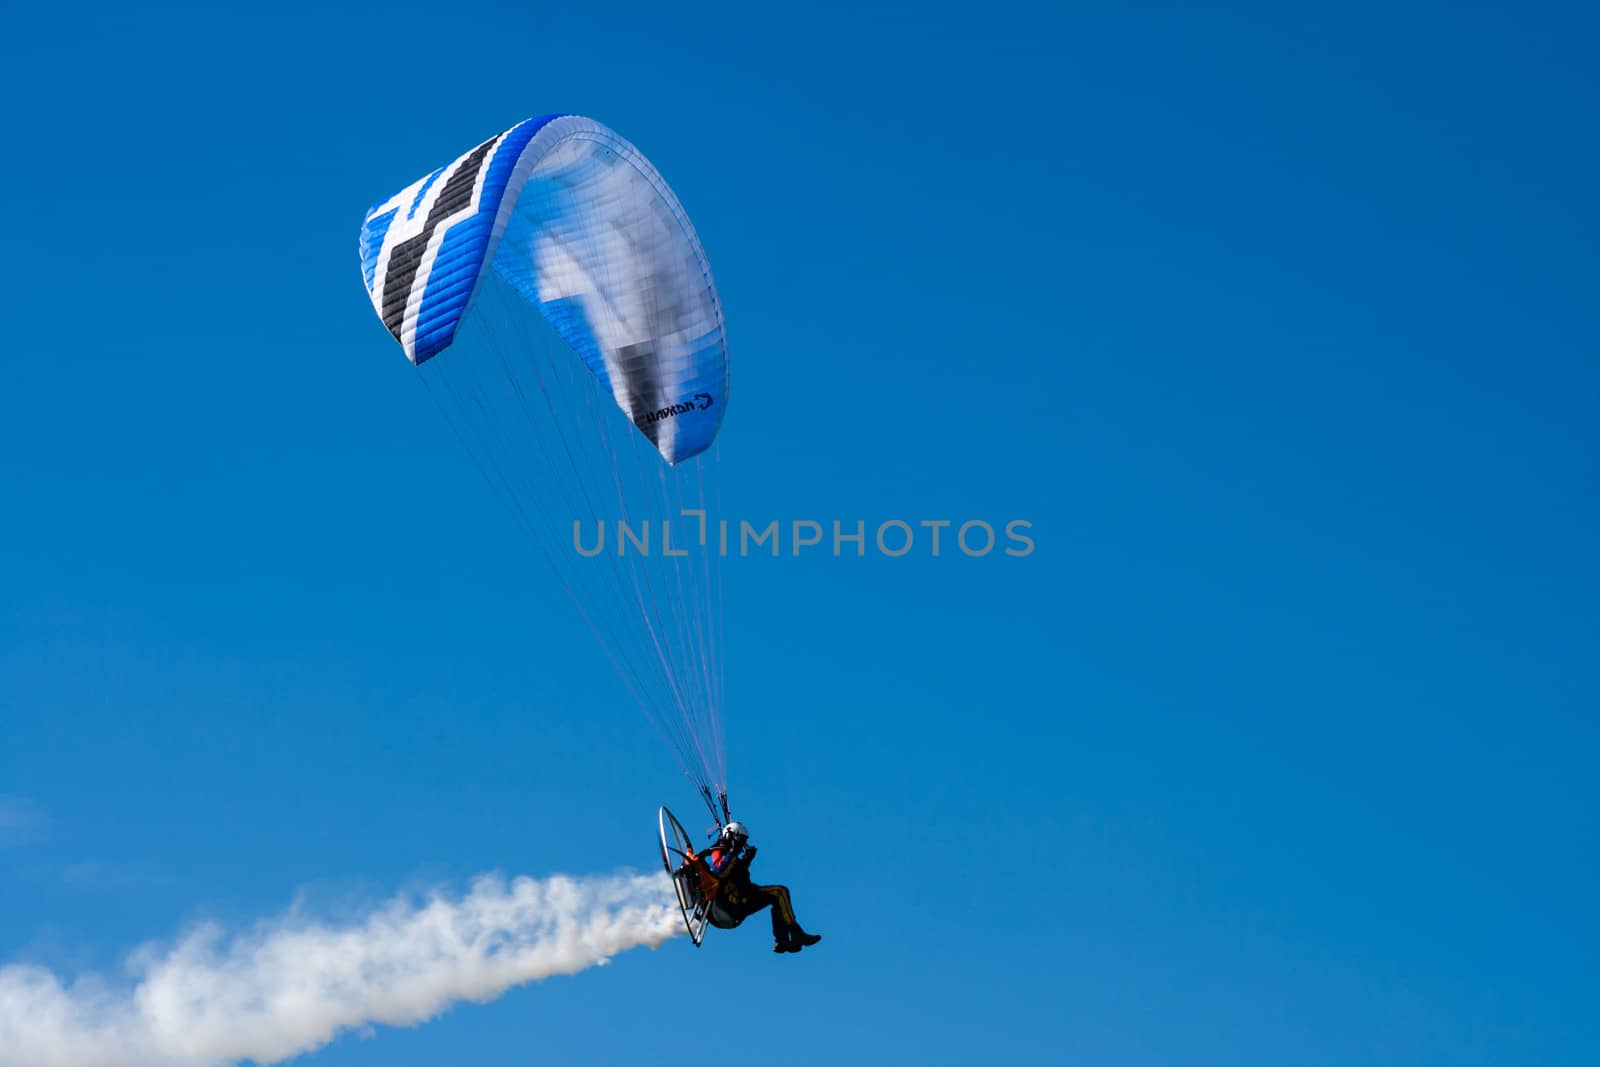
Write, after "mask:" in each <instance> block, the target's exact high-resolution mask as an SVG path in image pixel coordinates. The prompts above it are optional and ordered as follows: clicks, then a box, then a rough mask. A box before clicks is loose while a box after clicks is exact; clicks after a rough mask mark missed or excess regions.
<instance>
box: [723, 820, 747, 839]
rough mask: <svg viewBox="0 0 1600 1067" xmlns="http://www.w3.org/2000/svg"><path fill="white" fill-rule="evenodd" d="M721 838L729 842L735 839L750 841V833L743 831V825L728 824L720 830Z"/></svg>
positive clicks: (738, 823) (737, 823)
mask: <svg viewBox="0 0 1600 1067" xmlns="http://www.w3.org/2000/svg"><path fill="white" fill-rule="evenodd" d="M722 836H723V837H725V838H728V839H730V840H731V839H733V838H736V837H737V838H743V839H744V840H746V841H748V840H750V831H749V830H747V829H745V825H744V823H742V822H730V823H729V824H728V825H726V826H724V827H723V828H722Z"/></svg>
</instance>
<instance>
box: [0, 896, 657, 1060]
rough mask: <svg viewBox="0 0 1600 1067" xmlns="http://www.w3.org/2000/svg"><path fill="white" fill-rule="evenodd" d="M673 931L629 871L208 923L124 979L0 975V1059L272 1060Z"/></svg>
mask: <svg viewBox="0 0 1600 1067" xmlns="http://www.w3.org/2000/svg"><path fill="white" fill-rule="evenodd" d="M681 931H682V923H681V920H680V918H679V915H678V907H677V902H676V899H675V898H674V896H673V894H672V890H671V887H670V884H669V883H668V882H667V880H666V878H665V877H664V876H662V875H655V876H645V875H635V874H617V875H613V876H610V877H602V878H584V879H574V878H565V877H555V878H547V879H543V880H536V879H533V878H518V879H515V880H514V881H511V882H509V883H508V882H506V881H505V880H504V879H503V878H500V877H498V876H493V875H490V876H484V877H481V878H479V879H477V880H476V881H475V882H473V884H472V886H471V888H470V890H469V891H468V892H467V893H466V894H465V895H460V896H455V897H451V896H448V895H446V894H443V893H435V894H432V895H430V896H428V897H426V898H424V899H419V898H416V897H411V896H405V895H402V896H398V897H395V898H394V899H392V900H390V901H388V902H387V903H385V904H383V905H382V906H380V907H378V908H376V909H374V910H373V911H371V912H370V913H368V914H366V915H364V916H361V917H359V918H357V919H355V920H353V921H349V922H345V923H338V924H329V923H326V922H321V921H317V920H315V919H312V918H309V917H307V916H305V915H303V914H302V913H301V910H300V909H299V908H298V907H297V908H295V909H291V910H290V912H289V913H288V914H287V915H284V916H280V917H279V918H276V919H273V920H269V921H267V922H263V923H260V924H258V925H257V926H256V927H255V928H253V929H251V930H249V931H244V932H240V933H235V934H231V935H230V934H228V933H226V932H225V931H224V930H222V929H221V928H220V927H218V926H217V925H216V924H205V925H202V926H199V927H197V928H195V929H193V930H191V931H189V932H188V933H186V934H185V935H184V936H182V937H181V938H179V939H178V941H177V942H176V943H175V944H172V945H169V946H166V947H162V946H157V945H147V946H145V947H144V948H141V949H139V950H138V951H137V952H135V953H134V954H133V955H132V956H130V957H129V959H128V961H127V968H128V971H129V973H130V977H131V982H128V981H124V982H122V983H121V984H117V983H112V982H108V981H106V980H103V979H101V978H98V977H96V976H93V975H90V976H86V977H81V978H77V979H74V980H72V981H70V982H66V983H64V982H63V981H62V980H61V979H60V978H59V977H57V976H56V975H55V974H53V973H52V972H50V971H48V970H46V969H44V968H42V967H36V966H32V965H28V964H10V965H7V966H4V967H0V1064H3V1065H4V1067H145V1065H150V1067H156V1065H160V1067H212V1065H218V1064H229V1063H234V1062H236V1061H239V1060H246V1059H248V1060H253V1061H256V1062H258V1063H262V1064H269V1063H277V1062H279V1061H280V1060H284V1059H287V1058H289V1057H291V1056H294V1055H297V1054H299V1053H303V1052H309V1051H312V1050H314V1049H318V1048H321V1047H322V1046H323V1045H326V1044H327V1043H328V1042H330V1041H332V1040H333V1038H334V1037H336V1036H337V1035H338V1034H339V1033H340V1032H341V1031H344V1030H347V1029H352V1028H358V1027H363V1026H367V1025H369V1024H373V1023H383V1024H387V1025H390V1026H409V1025H415V1024H417V1023H421V1022H424V1021H426V1020H428V1019H431V1018H433V1017H434V1016H435V1015H438V1014H439V1013H440V1012H442V1011H444V1010H445V1009H446V1008H447V1007H449V1006H450V1005H451V1004H452V1003H454V1002H455V1001H458V1000H475V1001H487V1000H492V999H493V998H495V997H497V996H499V995H500V994H501V993H504V992H505V991H506V990H508V989H510V988H512V987H513V986H517V985H521V984H522V983H524V982H532V981H536V980H538V979H540V978H547V977H549V976H551V975H556V974H572V973H575V972H577V971H581V970H583V969H585V968H587V967H592V966H594V965H596V964H601V963H605V962H607V960H608V959H609V958H610V957H611V956H612V955H614V954H615V953H618V952H621V951H623V950H625V949H630V948H635V947H637V946H639V945H649V946H650V947H652V948H654V947H655V946H657V945H659V944H661V943H662V942H663V941H665V940H666V939H668V938H669V937H672V936H673V935H674V934H675V933H678V932H681Z"/></svg>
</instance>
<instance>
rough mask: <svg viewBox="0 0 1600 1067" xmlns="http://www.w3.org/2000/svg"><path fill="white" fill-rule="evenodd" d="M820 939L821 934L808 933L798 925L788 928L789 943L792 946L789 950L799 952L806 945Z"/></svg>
mask: <svg viewBox="0 0 1600 1067" xmlns="http://www.w3.org/2000/svg"><path fill="white" fill-rule="evenodd" d="M821 940H822V935H821V934H808V933H806V932H805V931H804V930H802V929H800V927H798V926H795V927H792V928H790V930H789V944H791V945H793V946H794V947H793V948H791V949H790V950H789V951H790V952H799V951H800V950H801V949H803V948H805V947H806V946H807V945H815V944H816V943H817V942H818V941H821Z"/></svg>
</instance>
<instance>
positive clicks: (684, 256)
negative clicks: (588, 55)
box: [360, 115, 728, 464]
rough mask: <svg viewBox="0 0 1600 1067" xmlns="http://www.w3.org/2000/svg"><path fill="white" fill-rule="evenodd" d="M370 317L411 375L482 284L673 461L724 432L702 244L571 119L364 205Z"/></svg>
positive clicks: (717, 337)
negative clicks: (543, 325)
mask: <svg viewBox="0 0 1600 1067" xmlns="http://www.w3.org/2000/svg"><path fill="white" fill-rule="evenodd" d="M360 249H361V269H362V276H363V278H364V279H365V281H366V286H367V292H368V294H369V295H370V296H371V298H372V305H373V308H374V309H375V310H376V311H377V313H378V315H379V317H380V318H382V319H383V324H384V325H385V326H386V327H388V329H389V332H390V333H391V334H393V335H394V338H395V340H396V341H398V342H399V343H400V347H401V348H402V349H403V350H404V352H405V354H406V358H408V359H410V360H411V361H412V362H413V363H416V364H421V363H423V362H424V361H426V360H428V359H431V358H433V357H434V356H436V355H438V354H439V353H440V352H442V351H444V349H446V348H447V347H449V345H450V343H451V342H452V341H453V340H454V339H455V335H456V331H457V328H458V327H459V326H460V325H461V321H462V317H463V315H464V314H465V313H466V311H467V308H468V305H469V303H470V302H471V301H472V298H473V295H474V293H475V292H476V291H477V289H478V288H479V285H480V281H481V279H482V278H483V276H484V275H485V274H486V273H487V272H489V271H491V270H492V271H493V272H494V273H495V274H497V275H498V276H499V277H500V278H501V279H503V280H504V281H505V282H507V283H509V284H510V285H511V286H512V287H513V288H514V289H515V290H516V291H517V292H518V293H519V294H520V295H521V296H522V298H523V299H524V300H526V301H527V302H528V303H529V304H530V305H532V306H533V307H535V308H536V309H537V310H538V312H539V314H540V315H542V316H543V317H544V319H545V320H546V321H547V322H548V323H549V324H550V325H551V326H553V327H554V328H555V329H556V331H557V332H558V333H560V335H561V337H562V338H563V339H564V340H565V341H566V342H567V344H568V345H570V346H571V347H572V349H573V350H574V351H575V352H576V353H577V354H578V355H579V356H580V357H582V359H583V361H584V362H585V363H586V364H587V365H588V367H589V369H590V370H591V371H592V372H593V373H594V374H595V376H596V377H597V378H599V379H600V381H601V382H602V383H603V384H604V385H605V386H606V388H608V389H609V390H610V392H611V395H612V397H613V399H615V401H616V403H617V406H618V407H619V408H621V409H622V410H623V412H625V413H626V414H627V416H628V418H629V419H630V420H631V421H632V422H633V424H634V426H636V427H637V428H638V429H639V432H641V433H643V434H644V435H645V436H646V437H647V438H649V440H650V442H651V443H652V444H654V445H655V446H656V448H657V449H658V450H659V451H660V453H661V456H662V458H663V459H665V460H666V461H667V462H668V463H671V464H676V463H680V462H682V461H683V460H685V459H688V458H689V457H691V456H694V455H696V454H697V453H699V452H702V451H704V450H705V449H706V448H707V447H709V445H710V444H711V441H712V439H713V438H714V437H716V434H717V429H718V428H719V427H720V426H721V424H722V414H723V410H724V408H725V407H726V403H727V392H728V360H727V347H726V342H725V340H724V337H723V322H722V308H721V306H720V303H719V301H718V298H717V290H716V286H715V284H714V283H713V282H712V279H711V267H710V264H709V262H708V261H707V260H706V255H705V251H704V249H703V248H701V246H700V239H699V237H698V236H697V235H696V234H695V232H694V227H693V226H692V225H690V223H689V218H688V216H687V215H686V214H685V213H684V210H683V206H682V205H681V204H680V203H679V202H678V198H677V197H676V196H675V195H674V194H673V192H672V190H671V189H670V188H669V187H668V186H667V184H666V182H665V180H663V179H662V177H661V175H660V174H659V173H658V172H657V171H656V169H655V167H654V166H652V165H651V163H650V161H649V160H647V159H645V157H644V156H643V155H642V154H641V153H640V152H639V151H638V149H636V148H634V147H633V145H632V144H630V143H629V142H628V141H626V140H624V139H623V138H622V137H621V136H620V135H619V134H617V133H616V132H614V131H612V130H610V129H608V128H607V127H605V126H602V125H601V124H600V123H598V122H595V121H594V120H592V119H586V118H582V117H580V116H577V115H545V116H543V117H541V118H535V119H529V120H527V121H526V122H522V123H519V124H518V125H516V126H514V127H512V128H511V129H509V130H507V131H506V132H505V133H502V134H501V135H500V136H498V137H494V138H491V139H489V140H487V141H485V142H484V143H483V144H480V145H479V146H478V147H476V148H474V149H473V150H472V151H470V152H467V153H466V154H464V155H462V156H460V157H459V158H458V159H456V160H455V161H454V162H452V163H450V164H448V165H446V166H444V167H441V168H439V169H438V170H436V171H434V172H432V173H431V174H428V175H427V176H425V177H423V178H420V179H418V180H417V181H416V182H414V183H413V184H411V185H409V186H407V187H406V188H404V189H402V190H401V191H400V192H398V193H396V194H395V195H393V196H391V197H389V198H388V199H387V200H383V201H380V202H379V203H377V204H375V205H373V207H372V208H371V210H369V211H368V212H367V218H366V222H365V224H364V225H363V226H362V228H361V241H360Z"/></svg>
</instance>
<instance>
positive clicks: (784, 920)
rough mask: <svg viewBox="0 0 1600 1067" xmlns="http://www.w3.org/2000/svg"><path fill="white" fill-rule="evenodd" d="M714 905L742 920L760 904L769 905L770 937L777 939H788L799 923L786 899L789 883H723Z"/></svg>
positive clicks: (756, 909) (758, 909)
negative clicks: (784, 884) (736, 885)
mask: <svg viewBox="0 0 1600 1067" xmlns="http://www.w3.org/2000/svg"><path fill="white" fill-rule="evenodd" d="M717 905H718V906H719V907H721V908H722V910H723V911H725V912H727V913H728V916H729V917H730V918H732V919H735V920H737V921H738V922H743V921H744V920H746V919H748V918H749V917H750V916H752V915H754V914H755V913H756V912H758V911H760V910H761V909H762V908H771V909H772V937H773V939H774V940H776V941H787V940H789V936H790V934H792V933H793V932H794V931H795V930H798V929H800V924H799V923H798V922H796V921H795V917H794V905H793V904H791V903H790V902H789V887H788V886H782V885H742V886H738V887H737V888H735V887H734V886H731V885H728V886H723V887H722V893H721V894H720V895H719V896H718V898H717Z"/></svg>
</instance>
